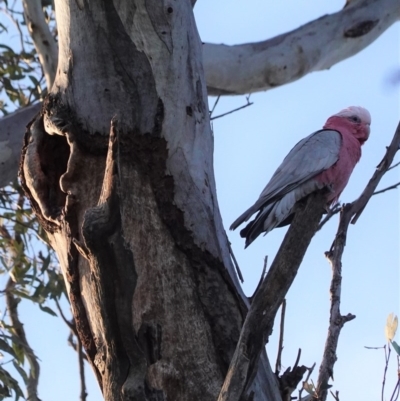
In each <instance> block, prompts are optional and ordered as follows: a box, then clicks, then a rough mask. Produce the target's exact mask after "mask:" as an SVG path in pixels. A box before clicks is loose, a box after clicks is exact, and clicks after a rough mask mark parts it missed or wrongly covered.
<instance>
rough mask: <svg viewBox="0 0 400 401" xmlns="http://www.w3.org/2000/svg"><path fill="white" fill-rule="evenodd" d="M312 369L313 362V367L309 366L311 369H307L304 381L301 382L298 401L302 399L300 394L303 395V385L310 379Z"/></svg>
mask: <svg viewBox="0 0 400 401" xmlns="http://www.w3.org/2000/svg"><path fill="white" fill-rule="evenodd" d="M314 368H315V362H314V363H313V365H312V366H311V368H307V370H308V373H307V376H306V379H305V380H304V381H303V387H302V388H301V389H300V390H299V397H298V398H299V400H302V398H301V394H302V393H303V390H304V385H305V384H306V383H307V382H308V380H309V379H310V377H311V375H312V372H313V371H314Z"/></svg>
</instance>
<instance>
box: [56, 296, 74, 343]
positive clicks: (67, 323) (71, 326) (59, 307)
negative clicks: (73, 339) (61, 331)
mask: <svg viewBox="0 0 400 401" xmlns="http://www.w3.org/2000/svg"><path fill="white" fill-rule="evenodd" d="M54 302H55V304H56V307H57V309H58V312H59V313H60V316H61V318H62V320H64V323H65V324H66V325H67V326H68V327H69V329H70V330H71V331H72V332H73V333H74V335H76V336H77V337H78V335H77V332H76V327H75V324H73V323H72V322H71V321H70V320H68V319H67V318H66V316H65V315H64V312H63V311H62V309H61V306H60V303H59V302H58V300H57V298H54Z"/></svg>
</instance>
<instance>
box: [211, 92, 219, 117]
mask: <svg viewBox="0 0 400 401" xmlns="http://www.w3.org/2000/svg"><path fill="white" fill-rule="evenodd" d="M220 98H221V95H218V97H217V99H216V100H215V102H214V106H213V108H212V109H211V111H210V118H211V117H212V115H213V113H214V110H215V108H216V107H217V104H218V102H219V99H220Z"/></svg>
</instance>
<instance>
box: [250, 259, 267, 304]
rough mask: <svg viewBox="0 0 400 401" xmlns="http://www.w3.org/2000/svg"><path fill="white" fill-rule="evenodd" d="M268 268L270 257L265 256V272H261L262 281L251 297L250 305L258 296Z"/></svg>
mask: <svg viewBox="0 0 400 401" xmlns="http://www.w3.org/2000/svg"><path fill="white" fill-rule="evenodd" d="M267 266H268V255H265V257H264V266H263V270H262V272H261V277H260V281H259V282H258V284H257V287H256V289H255V290H254V292H253V295H252V296H251V297H249V301H250V303H251V302H252V300H253V298H254V297H255V296H256V294H257V291H258V290H259V289H260V287H261V284H262V282H263V281H264V277H265V272H266V271H267Z"/></svg>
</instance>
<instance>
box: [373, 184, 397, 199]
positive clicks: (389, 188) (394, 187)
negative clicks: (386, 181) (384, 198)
mask: <svg viewBox="0 0 400 401" xmlns="http://www.w3.org/2000/svg"><path fill="white" fill-rule="evenodd" d="M399 185H400V182H398V183H397V184H393V185H391V186H390V187H386V188H383V189H380V190H379V191H376V192H374V193H373V194H372V196H374V195H378V194H381V193H383V192H386V191H389V190H391V189H396V188H397V187H398V186H399Z"/></svg>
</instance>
